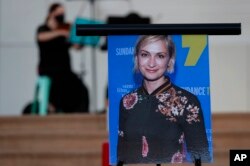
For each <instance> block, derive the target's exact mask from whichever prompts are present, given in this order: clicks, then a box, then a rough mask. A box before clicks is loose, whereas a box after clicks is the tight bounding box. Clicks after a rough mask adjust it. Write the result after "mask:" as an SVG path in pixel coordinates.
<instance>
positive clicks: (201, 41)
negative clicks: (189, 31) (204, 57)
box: [182, 35, 207, 66]
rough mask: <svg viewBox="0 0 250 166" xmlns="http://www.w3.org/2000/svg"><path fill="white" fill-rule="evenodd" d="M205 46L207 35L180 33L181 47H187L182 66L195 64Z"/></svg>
mask: <svg viewBox="0 0 250 166" xmlns="http://www.w3.org/2000/svg"><path fill="white" fill-rule="evenodd" d="M206 46H207V35H182V47H183V48H186V47H188V48H189V51H188V55H187V58H186V61H185V64H184V66H195V65H196V64H197V62H198V60H199V58H200V56H201V54H202V52H203V50H204V49H205V48H206Z"/></svg>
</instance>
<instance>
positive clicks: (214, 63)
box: [0, 0, 250, 115]
mask: <svg viewBox="0 0 250 166" xmlns="http://www.w3.org/2000/svg"><path fill="white" fill-rule="evenodd" d="M51 2H54V1H53V0H39V1H38V0H36V1H34V0H18V1H17V0H0V115H7V114H8V115H20V114H21V110H22V109H23V107H24V106H25V104H27V103H28V102H29V101H31V100H32V98H33V93H34V87H35V80H36V66H37V62H38V52H37V47H36V43H35V40H34V37H35V30H36V28H37V26H38V25H39V24H41V22H43V20H44V19H45V15H46V12H47V8H48V6H49V4H50V3H51ZM60 2H64V4H65V7H66V11H67V20H69V21H72V20H74V18H75V17H76V15H78V13H79V10H80V7H81V6H83V10H82V11H81V13H80V15H81V16H84V17H88V18H89V17H90V9H91V8H90V5H89V3H88V2H87V1H81V0H79V1H76V0H72V1H70V0H69V1H63V0H60ZM142 4H143V5H142ZM95 9H96V18H98V19H99V20H103V21H104V20H105V19H106V18H107V17H108V16H110V15H120V16H124V15H126V14H128V13H129V12H133V11H137V12H138V13H140V14H141V15H144V16H150V17H151V18H152V21H153V23H217V22H218V23H226V22H237V23H238V22H240V23H242V34H241V35H239V36H210V38H209V44H210V64H211V65H210V71H211V73H210V74H211V99H212V103H211V104H212V111H213V112H232V111H241V112H250V102H249V101H250V99H249V98H250V90H249V87H248V86H247V85H249V84H250V76H249V74H248V73H250V67H249V66H248V62H250V58H249V54H250V49H249V46H250V10H249V9H250V1H248V0H241V1H236V0H202V1H200V0H189V1H185V0H175V1H166V0H154V1H146V0H130V1H127V0H116V1H114V0H101V1H97V2H96V4H95ZM71 54H72V55H71V57H72V67H73V69H74V71H75V72H80V71H81V65H82V64H83V66H84V68H85V70H86V75H85V76H84V82H85V83H86V85H87V87H88V88H89V91H90V94H91V99H92V102H93V97H94V96H93V86H92V85H93V76H94V77H96V78H97V79H98V80H97V89H96V91H97V93H98V95H97V100H96V101H97V103H96V108H95V107H94V103H91V110H94V109H98V110H101V109H103V107H104V100H103V99H104V97H105V87H106V84H107V60H106V58H107V55H106V52H101V51H100V50H97V54H96V57H95V58H96V63H95V64H96V67H97V68H96V69H97V74H96V75H94V74H93V73H92V67H93V66H92V60H93V58H92V57H91V49H90V48H85V49H84V50H82V51H80V52H76V51H72V52H71Z"/></svg>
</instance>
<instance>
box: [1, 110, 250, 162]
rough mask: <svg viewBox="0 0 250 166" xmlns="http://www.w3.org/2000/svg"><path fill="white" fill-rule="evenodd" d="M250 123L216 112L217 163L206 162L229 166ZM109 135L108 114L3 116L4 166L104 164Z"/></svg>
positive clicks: (248, 140)
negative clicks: (234, 151)
mask: <svg viewBox="0 0 250 166" xmlns="http://www.w3.org/2000/svg"><path fill="white" fill-rule="evenodd" d="M249 126H250V114H243V113H239V114H214V115H213V142H214V145H213V147H214V163H213V164H202V165H211V166H215V165H216V166H227V165H229V150H230V149H250V127H249ZM107 138H108V134H107V131H106V115H90V114H74V115H50V116H47V117H38V116H23V117H0V166H101V156H102V153H101V151H102V143H103V142H105V141H107ZM178 165H179V164H178ZM184 165H190V166H191V165H192V164H184ZM147 166H150V165H147Z"/></svg>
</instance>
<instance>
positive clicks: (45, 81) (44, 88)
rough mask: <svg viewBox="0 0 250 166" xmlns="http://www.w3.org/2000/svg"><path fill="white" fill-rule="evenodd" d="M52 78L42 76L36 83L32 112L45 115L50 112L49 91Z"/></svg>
mask: <svg viewBox="0 0 250 166" xmlns="http://www.w3.org/2000/svg"><path fill="white" fill-rule="evenodd" d="M50 87H51V79H50V78H49V77H48V76H40V77H39V78H38V80H37V83H36V89H35V97H34V102H33V104H32V110H31V113H32V114H37V113H38V115H40V116H45V115H47V114H48V104H49V93H50Z"/></svg>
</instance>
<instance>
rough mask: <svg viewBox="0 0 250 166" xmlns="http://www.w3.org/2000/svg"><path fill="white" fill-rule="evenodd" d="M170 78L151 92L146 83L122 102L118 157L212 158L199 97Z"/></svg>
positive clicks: (129, 160) (175, 160)
mask: <svg viewBox="0 0 250 166" xmlns="http://www.w3.org/2000/svg"><path fill="white" fill-rule="evenodd" d="M167 80H168V81H167V82H166V83H164V84H163V85H161V86H160V87H159V88H157V89H156V90H155V91H154V92H153V93H151V94H148V92H147V90H146V89H145V88H144V87H143V86H142V87H140V88H139V89H136V90H135V91H133V92H131V93H129V94H127V95H125V96H124V97H123V98H122V100H121V102H120V113H119V131H118V154H117V155H118V161H122V162H124V163H166V162H171V163H182V162H185V161H186V160H185V159H186V152H189V154H190V157H191V159H192V160H194V159H197V158H201V161H202V162H210V156H209V152H208V142H207V137H206V132H205V126H204V120H203V113H202V109H201V106H200V103H199V101H198V99H197V97H196V96H195V95H193V94H191V93H190V92H188V91H186V90H184V89H181V88H180V87H177V86H176V85H174V84H173V83H171V82H170V80H169V78H168V79H167Z"/></svg>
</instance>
